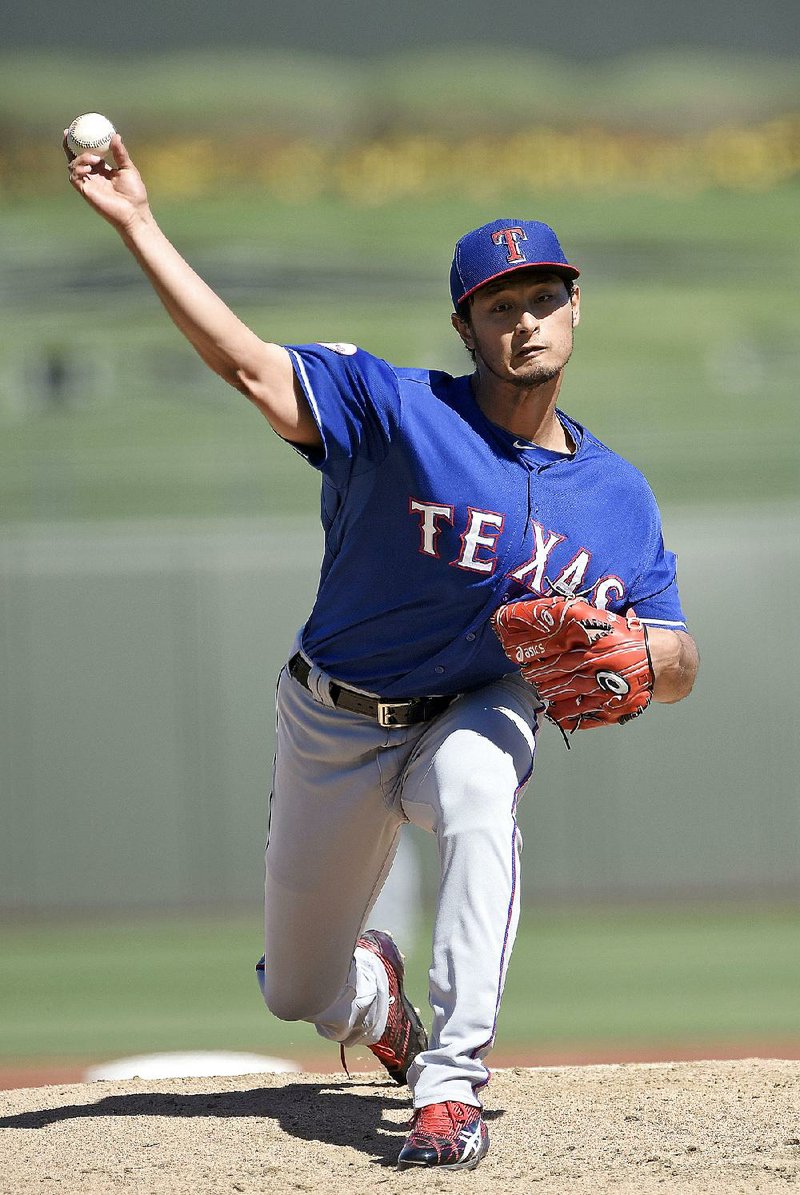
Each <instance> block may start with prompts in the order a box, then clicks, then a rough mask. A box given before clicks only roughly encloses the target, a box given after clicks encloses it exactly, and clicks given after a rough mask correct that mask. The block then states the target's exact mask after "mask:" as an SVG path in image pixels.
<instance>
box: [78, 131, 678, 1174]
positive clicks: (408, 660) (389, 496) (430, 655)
mask: <svg viewBox="0 0 800 1195" xmlns="http://www.w3.org/2000/svg"><path fill="white" fill-rule="evenodd" d="M112 152H113V157H114V165H113V166H109V165H107V164H106V163H105V162H104V161H103V159H102V158H99V157H98V156H97V155H93V154H91V153H83V154H81V155H80V156H79V157H72V155H70V154H69V153H68V158H69V172H70V178H71V182H72V185H73V186H74V187H75V189H76V190H77V191H78V192H79V193H80V194H82V195H83V197H84V199H86V200H87V201H88V203H89V204H90V205H91V206H92V207H93V208H95V209H96V210H97V211H98V212H99V213H100V214H101V215H102V216H104V217H105V218H106V219H107V220H108V221H109V222H110V223H111V224H112V225H113V226H114V227H115V228H116V229H117V231H118V232H119V234H120V236H121V237H122V240H123V242H124V244H125V245H126V246H127V248H128V249H129V250H130V251H131V253H132V254H133V255H134V257H135V259H136V260H137V261H138V262H139V264H140V266H141V267H142V269H143V270H144V272H145V273H146V275H147V277H148V278H149V279H150V281H151V283H152V285H153V287H154V288H155V290H156V292H157V294H158V296H159V298H160V299H161V301H162V303H163V304H164V306H165V307H166V309H167V312H168V313H169V315H170V316H171V318H172V319H173V321H174V322H175V324H176V325H177V327H178V328H179V329H180V330H181V332H182V333H183V334H184V336H185V337H186V338H187V339H188V340H189V341H190V343H191V344H192V345H193V346H194V347H195V349H196V350H197V352H198V353H199V354H200V356H201V357H202V358H203V360H204V361H205V362H206V363H207V364H208V365H209V366H210V367H211V368H212V369H213V370H215V371H216V372H217V373H218V374H219V375H220V376H221V377H223V378H224V379H225V380H226V381H228V382H229V383H230V384H231V385H233V386H234V387H236V388H237V389H238V390H240V391H241V392H242V393H243V394H244V395H245V396H246V397H247V398H248V399H249V400H250V401H251V402H252V403H253V404H254V405H255V406H256V407H257V408H258V409H259V410H260V411H261V412H262V413H263V414H264V415H265V416H266V418H267V420H268V421H269V423H270V424H271V426H272V427H273V429H274V430H275V431H276V432H277V434H278V435H279V436H281V437H282V438H283V439H284V440H286V441H287V442H288V443H289V444H291V445H292V446H293V447H294V448H295V449H296V450H297V451H298V452H299V453H300V454H301V455H302V456H303V457H305V459H306V460H307V461H308V463H309V464H310V465H311V466H312V467H314V468H316V469H317V470H319V472H320V475H321V486H322V522H323V526H324V531H325V550H324V557H323V560H322V568H321V576H320V582H319V590H318V593H317V597H316V601H315V604H314V608H313V610H312V612H311V615H310V617H309V618H308V620H307V621H306V623H305V625H304V626H303V627H302V629H301V630H300V632H299V633H298V636H297V639H296V641H295V643H294V644H293V646H292V647H291V649H290V651H289V652H288V656H287V662H286V666H285V667H284V668H283V670H282V672H281V674H280V679H279V683H278V693H277V750H276V757H275V766H274V778H273V789H272V798H271V808H270V830H269V841H268V846H267V851H266V900H265V905H266V918H265V951H264V958H263V959H262V961H261V962H260V963H259V967H258V972H259V978H260V981H261V985H262V990H263V994H264V999H265V1000H266V1003H267V1006H268V1008H269V1009H270V1010H271V1011H272V1012H273V1013H274V1014H275V1015H276V1016H278V1017H281V1018H283V1019H286V1020H306V1021H309V1022H312V1023H313V1024H314V1025H315V1026H316V1027H317V1030H318V1031H319V1033H320V1034H322V1035H323V1036H324V1037H326V1038H329V1039H331V1040H332V1041H336V1042H339V1043H341V1044H342V1048H344V1047H346V1046H351V1045H356V1044H358V1043H363V1044H365V1045H367V1046H368V1047H369V1048H370V1049H371V1050H372V1052H373V1053H374V1054H375V1055H376V1056H377V1057H378V1058H379V1059H380V1061H381V1062H382V1063H383V1065H384V1066H385V1067H386V1069H387V1071H388V1073H389V1075H390V1076H391V1077H392V1078H393V1079H394V1080H396V1081H397V1082H398V1083H408V1085H409V1087H410V1089H411V1092H412V1095H413V1104H414V1109H415V1112H414V1120H413V1124H412V1127H411V1131H410V1133H409V1135H408V1138H407V1140H406V1142H405V1145H404V1146H403V1149H402V1151H401V1153H400V1156H399V1160H398V1165H399V1166H400V1168H408V1167H413V1166H417V1167H440V1168H447V1169H471V1168H472V1167H474V1166H475V1165H477V1163H478V1162H479V1161H480V1159H481V1158H482V1157H483V1156H484V1155H485V1153H486V1151H487V1149H488V1133H487V1129H486V1125H485V1123H484V1121H483V1118H482V1115H481V1089H482V1088H483V1086H484V1085H485V1084H486V1082H487V1081H488V1078H489V1072H488V1070H487V1067H486V1065H485V1062H484V1058H485V1056H486V1054H487V1052H488V1050H489V1048H490V1046H491V1044H492V1041H493V1039H494V1036H495V1028H496V1024H497V1016H498V1011H499V1007H500V1000H501V996H502V992H503V984H504V981H505V977H506V971H507V968H508V964H509V957H510V954H511V949H512V945H513V942H514V936H515V931H516V926H517V919H518V915H519V899H520V877H519V862H520V850H521V839H520V833H519V829H518V827H517V823H516V818H515V811H516V806H517V802H518V800H519V798H520V794H521V792H522V790H523V789H524V787H525V785H526V784H527V782H528V781H529V780H530V777H531V774H532V771H533V764H534V754H535V747H536V736H537V731H538V729H539V726H540V724H541V721H542V719H543V717H549V718H551V720H552V721H554V722H556V724H557V725H558V726H559V727H560V728H561V729H562V731H563V733H564V735H565V737H567V739H569V737H570V736H571V735H572V734H573V733H574V732H575V731H576V730H577V729H578V728H585V727H588V726H598V725H604V724H607V723H621V722H625V721H627V720H628V719H629V718H631V717H634V716H636V715H637V714H640V713H641V712H642V711H643V710H644V709H645V708H646V707H647V705H648V703H649V702H650V699H651V698H655V700H657V701H661V702H673V701H677V700H680V699H681V698H683V697H685V696H686V695H687V693H688V692H689V691H690V689H691V687H692V683H693V680H694V676H695V672H696V669H697V653H696V649H695V646H694V642H693V640H692V638H691V637H690V635H689V634H688V633H687V631H686V624H685V620H684V616H683V612H682V610H681V604H680V600H679V597H678V589H677V583H676V576H675V557H674V556H673V555H672V554H671V553H670V552H668V551H667V550H666V549H665V547H664V545H663V542H662V536H661V524H660V517H659V512H658V509H657V506H656V503H655V500H654V498H653V495H652V493H651V491H650V489H649V488H648V486H647V483H646V482H645V480H644V479H643V477H642V476H641V475H640V474H639V473H638V472H637V470H636V469H634V468H633V467H632V466H631V465H629V464H627V463H626V462H625V461H624V460H622V459H621V458H620V457H618V456H617V455H615V454H614V453H613V452H612V451H611V450H609V449H608V448H606V447H605V446H604V445H603V444H601V443H600V442H599V441H598V440H597V439H595V437H594V436H592V435H591V433H590V432H588V431H587V430H586V429H585V428H584V427H583V426H581V424H580V423H579V422H578V421H577V420H575V419H573V418H571V417H570V416H568V415H566V414H565V413H564V412H563V411H562V410H561V409H560V408H558V407H557V406H556V400H557V397H558V394H559V390H560V388H561V384H562V380H563V375H564V367H565V366H566V364H567V361H568V360H569V357H570V354H571V352H572V345H573V333H574V329H575V326H576V325H577V323H578V320H579V316H580V293H579V289H578V286H577V285H576V282H575V279H576V278H577V276H578V273H579V271H578V269H577V268H576V266H574V265H573V264H571V263H570V262H569V261H568V260H567V258H566V256H565V254H564V252H563V251H562V248H561V245H560V244H559V241H558V239H557V237H556V234H555V233H554V232H553V230H552V229H550V228H549V227H548V226H547V225H544V224H542V223H539V222H537V221H532V220H523V219H502V220H495V221H493V222H491V223H489V224H486V225H484V226H483V227H481V228H478V229H475V230H473V231H471V232H468V233H467V234H466V235H465V236H463V237H461V239H460V240H459V242H458V244H457V245H456V249H455V255H454V258H453V265H452V271H451V276H450V286H451V295H452V300H453V308H454V313H453V315H452V323H453V326H454V328H455V331H456V332H457V334H458V335H459V336H460V338H461V340H462V341H463V344H464V346H465V348H466V350H467V351H468V353H469V354H470V356H471V358H472V363H473V368H472V369H471V371H470V372H469V374H467V375H465V376H463V377H457V378H454V377H450V376H449V375H447V374H445V373H441V372H436V371H433V370H428V369H407V368H397V367H396V366H393V365H390V364H388V363H387V362H386V361H383V360H381V359H379V358H377V357H375V356H372V355H371V354H370V353H368V352H366V351H364V350H363V349H360V348H356V347H355V346H354V345H352V344H330V343H328V344H325V343H318V344H306V345H296V346H291V347H283V346H280V345H278V344H272V343H267V342H265V341H263V340H262V339H261V338H260V337H259V336H257V335H256V334H255V333H254V332H253V331H251V330H250V329H249V328H247V327H246V326H245V325H244V324H242V323H241V322H240V320H239V319H238V318H237V317H236V316H235V315H234V314H233V313H232V312H231V311H230V309H229V308H228V307H227V306H226V305H225V304H224V303H223V302H222V301H221V299H220V298H219V297H218V296H217V295H216V294H214V292H213V291H211V290H210V289H209V287H208V286H206V284H205V283H204V282H203V281H201V279H200V278H199V277H198V276H197V275H196V274H195V273H194V272H193V271H192V269H191V268H190V267H189V265H188V264H187V263H186V262H185V261H184V260H183V258H182V257H181V256H180V255H179V254H178V252H177V251H176V249H175V248H174V247H173V246H172V245H171V244H170V243H169V241H168V240H167V239H166V237H165V236H164V234H163V233H162V232H161V231H160V229H159V227H158V225H157V224H156V222H155V220H154V218H153V216H152V214H151V211H150V208H149V205H148V201H147V195H146V192H145V188H144V185H143V183H142V180H141V177H140V175H139V173H138V171H137V170H136V168H135V167H134V165H133V163H132V161H131V159H130V157H129V155H128V153H127V151H126V149H125V147H124V145H123V143H122V140H121V138H120V137H119V136H116V137H115V138H114V141H113V142H112ZM310 256H311V258H312V259H313V245H311V246H309V245H306V246H305V249H304V264H305V265H306V266H307V265H308V261H309V257H310ZM615 733H621V732H615ZM407 821H409V822H412V823H414V824H415V825H417V826H421V827H423V828H424V829H425V830H427V831H429V832H430V833H432V834H434V835H435V837H436V842H437V846H438V854H439V862H440V877H439V888H438V900H437V908H436V917H435V925H434V930H433V949H432V962H431V968H430V989H429V1000H430V1005H431V1009H432V1027H431V1033H430V1037H429V1038H428V1037H427V1036H426V1032H425V1029H424V1028H423V1025H422V1021H421V1019H420V1016H419V1015H418V1013H417V1012H416V1011H415V1009H414V1007H413V1006H412V1004H411V1003H410V1001H409V999H408V996H407V995H406V992H405V990H404V986H403V978H404V977H403V961H402V956H401V954H400V953H399V951H398V948H397V946H396V945H395V943H394V941H393V940H392V938H391V937H390V936H389V935H388V934H386V933H384V932H381V931H380V930H376V929H366V928H365V926H366V925H368V924H369V920H368V919H369V913H370V909H371V907H372V905H373V902H374V901H375V899H376V896H377V894H378V893H379V891H380V889H381V885H382V883H383V880H384V878H385V876H386V874H387V872H388V870H389V868H390V866H391V863H392V859H393V856H394V852H395V849H396V844H397V840H398V833H399V831H400V828H401V826H402V825H403V823H404V822H407Z"/></svg>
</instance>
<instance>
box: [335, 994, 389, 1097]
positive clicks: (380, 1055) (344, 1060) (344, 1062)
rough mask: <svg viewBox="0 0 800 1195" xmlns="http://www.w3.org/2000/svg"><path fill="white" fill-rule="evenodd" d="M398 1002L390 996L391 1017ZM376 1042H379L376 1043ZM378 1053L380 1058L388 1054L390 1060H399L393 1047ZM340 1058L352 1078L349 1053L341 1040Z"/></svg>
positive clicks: (349, 1077)
mask: <svg viewBox="0 0 800 1195" xmlns="http://www.w3.org/2000/svg"><path fill="white" fill-rule="evenodd" d="M396 1004H397V998H396V997H395V996H390V997H389V1018H391V1016H392V1012H393V1011H394V1009H395V1007H396ZM386 1028H387V1029H388V1028H389V1022H388V1020H387V1023H386ZM385 1032H386V1029H385V1030H384V1033H385ZM376 1044H377V1043H376ZM374 1048H375V1047H374V1046H373V1047H372V1049H374ZM377 1053H378V1057H379V1058H380V1057H383V1056H386V1057H387V1058H388V1059H389V1061H390V1062H395V1061H397V1056H396V1054H395V1052H394V1050H391V1049H389V1048H386V1047H383V1048H382V1049H380V1050H379V1051H377ZM339 1058H340V1059H341V1063H342V1070H343V1071H344V1073H345V1074H346V1075H347V1077H348V1079H352V1077H353V1076H352V1075H351V1074H350V1071H349V1070H348V1069H347V1055H346V1054H345V1047H344V1042H340V1043H339Z"/></svg>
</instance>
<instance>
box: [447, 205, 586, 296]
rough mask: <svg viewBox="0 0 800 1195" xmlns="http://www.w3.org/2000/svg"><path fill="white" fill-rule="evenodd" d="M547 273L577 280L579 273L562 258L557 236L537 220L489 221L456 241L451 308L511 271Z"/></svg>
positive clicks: (562, 253)
mask: <svg viewBox="0 0 800 1195" xmlns="http://www.w3.org/2000/svg"><path fill="white" fill-rule="evenodd" d="M531 266H535V267H536V268H537V269H542V270H549V271H550V272H551V273H553V274H562V275H563V276H564V277H565V278H577V277H578V275H579V274H580V270H579V269H578V268H577V267H576V266H572V265H570V264H569V262H568V261H567V259H566V257H565V256H564V250H563V249H562V248H561V245H560V244H559V242H558V237H557V236H556V234H555V233H554V232H553V230H552V228H550V226H549V225H548V224H542V223H541V222H540V221H539V220H493V221H492V222H491V224H483V225H481V227H480V228H474V229H473V230H472V232H467V233H465V234H464V236H463V237H462V238H461V240H460V241H459V242H458V244H457V245H456V248H455V253H454V254H453V264H452V266H451V267H450V294H451V296H452V299H453V306H454V307H455V308H456V309H457V308H458V305H459V303H463V302H464V300H465V299H467V298H469V296H470V295H471V294H474V293H475V291H476V290H478V289H479V287H481V286H485V285H486V283H487V282H492V281H493V280H494V279H495V278H502V276H503V274H510V273H511V272H512V271H513V270H522V269H530V268H531Z"/></svg>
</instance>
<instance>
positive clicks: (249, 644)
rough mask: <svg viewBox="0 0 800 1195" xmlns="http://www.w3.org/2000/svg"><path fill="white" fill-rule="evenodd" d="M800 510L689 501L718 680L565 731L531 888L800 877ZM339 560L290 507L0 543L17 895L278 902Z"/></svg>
mask: <svg viewBox="0 0 800 1195" xmlns="http://www.w3.org/2000/svg"><path fill="white" fill-rule="evenodd" d="M797 513H798V512H797V508H796V505H795V504H791V503H789V504H786V505H783V506H773V507H763V508H761V509H760V510H759V511H758V512H757V513H754V512H753V511H752V510H750V509H747V508H744V507H742V508H741V509H738V510H737V509H736V508H725V509H724V510H720V509H719V508H710V507H709V508H702V507H701V508H693V509H692V510H691V511H688V510H687V511H685V512H683V511H682V512H680V513H671V514H670V513H669V512H668V517H667V524H668V539H669V542H670V543H671V545H672V546H674V547H675V548H676V549H677V551H678V553H679V557H680V568H681V580H682V588H683V591H684V593H685V598H686V605H687V609H688V610H689V612H690V621H691V626H692V629H693V630H694V632H695V634H696V636H697V638H698V640H699V642H700V646H701V651H702V655H703V670H702V673H701V679H700V681H699V683H698V685H697V688H696V690H695V693H694V694H693V696H692V697H691V698H690V699H689V700H688V701H686V702H684V703H683V704H682V705H679V706H676V707H673V708H665V707H655V708H654V710H653V711H652V712H649V713H648V715H647V717H645V718H642V719H641V720H640V721H638V722H636V723H634V724H632V725H631V726H629V727H626V728H624V729H622V728H620V729H616V728H610V729H608V730H604V731H599V730H598V731H595V732H591V733H586V734H579V735H578V736H577V738H576V740H575V741H574V743H573V749H572V751H571V752H569V753H567V751H566V750H565V749H564V747H563V744H562V743H561V740H560V737H559V736H558V734H557V733H556V732H555V731H554V730H553V728H551V727H545V729H544V730H543V732H542V735H541V736H540V757H539V760H538V763H537V772H536V777H535V780H534V783H533V785H532V787H531V788H530V789H529V790H528V794H527V796H526V798H525V800H524V802H523V805H522V811H521V823H522V827H523V832H524V835H525V839H526V850H525V874H526V894H527V897H528V898H529V899H530V898H531V897H536V896H540V897H541V896H551V895H555V896H559V897H566V896H575V897H581V898H586V897H592V896H595V895H596V896H599V897H618V896H627V897H636V898H641V897H651V896H661V895H672V894H679V893H685V892H687V891H691V892H708V893H712V894H713V893H731V892H745V893H748V894H752V893H759V894H762V895H769V894H779V893H785V892H787V891H788V892H794V893H797V892H798V891H800V857H798V852H797V842H798V840H799V839H800V802H798V784H797V777H796V768H795V762H794V742H795V730H794V726H795V720H796V712H795V711H796V709H797V707H798V696H800V692H798V690H799V689H800V680H798V678H799V677H800V658H799V657H800V643H798V639H797V636H796V635H794V634H791V635H787V633H786V616H785V594H786V593H787V592H793V591H794V590H795V589H796V587H797V584H798V582H799V581H800V546H798V542H797V537H796V533H795V528H796V525H797ZM319 550H320V533H319V530H318V528H317V526H316V523H315V522H314V520H311V519H305V518H297V517H292V516H286V517H285V518H283V519H277V520H274V521H271V522H256V521H250V522H245V521H225V522H221V521H217V522H214V523H208V524H198V523H193V524H192V523H190V524H178V523H177V522H176V523H174V524H169V523H165V522H160V523H158V524H157V525H156V524H140V523H131V524H105V525H103V524H100V525H95V526H88V525H85V526H75V527H72V528H71V527H69V526H62V527H47V526H42V525H31V526H29V527H27V528H18V529H16V530H15V529H6V530H5V531H4V532H3V533H2V536H0V598H2V601H1V603H0V607H1V608H2V611H3V621H2V623H1V624H0V668H1V669H2V674H3V676H4V678H5V679H6V681H7V683H5V684H4V685H3V687H2V692H1V694H0V700H1V701H2V709H0V725H1V726H2V735H3V743H2V752H1V753H0V791H2V807H3V834H2V837H0V907H3V906H4V907H5V908H6V909H16V910H20V911H23V910H30V911H33V910H39V909H41V910H44V909H52V908H53V907H61V908H74V909H81V908H95V907H97V908H100V907H110V906H122V907H125V906H129V907H133V906H152V905H164V904H167V905H173V904H175V905H177V904H180V905H184V904H188V905H210V904H218V903H223V904H224V903H231V902H235V901H240V900H246V901H250V900H254V901H257V900H258V899H259V895H260V888H261V873H262V851H263V845H264V838H265V831H266V795H267V792H268V789H269V776H270V763H271V757H272V751H273V695H274V683H275V676H276V673H277V671H278V669H279V667H280V665H281V663H282V662H283V659H284V657H285V653H286V650H287V647H288V644H289V642H290V640H291V636H292V633H293V631H294V630H295V628H296V626H297V625H298V624H299V623H300V622H301V621H302V620H303V618H304V617H305V614H306V612H307V611H308V609H309V606H310V602H311V600H312V596H313V589H314V583H315V579H316V572H317V562H318V558H319ZM777 577H781V579H782V580H781V584H780V585H776V584H775V580H776V578H777Z"/></svg>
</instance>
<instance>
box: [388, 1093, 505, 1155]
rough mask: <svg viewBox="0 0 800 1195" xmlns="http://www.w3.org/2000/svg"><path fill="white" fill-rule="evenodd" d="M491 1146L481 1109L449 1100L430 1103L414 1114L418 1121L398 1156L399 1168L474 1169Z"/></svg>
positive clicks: (415, 1122)
mask: <svg viewBox="0 0 800 1195" xmlns="http://www.w3.org/2000/svg"><path fill="white" fill-rule="evenodd" d="M488 1148H489V1130H488V1129H487V1128H486V1125H485V1124H484V1122H483V1117H482V1116H481V1110H480V1108H475V1107H473V1105H472V1104H459V1103H457V1102H456V1101H455V1100H447V1101H446V1102H445V1103H443V1104H426V1106H425V1107H424V1108H417V1110H416V1112H415V1113H414V1124H413V1127H412V1129H411V1132H410V1133H409V1134H408V1137H407V1138H406V1143H405V1145H404V1146H403V1148H402V1150H401V1151H400V1157H399V1158H398V1159H397V1168H398V1170H408V1169H409V1168H410V1167H411V1166H441V1167H443V1168H444V1169H446V1170H473V1169H474V1168H475V1167H476V1166H477V1165H478V1162H480V1160H481V1158H482V1157H484V1155H485V1154H486V1151H487V1150H488Z"/></svg>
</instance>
